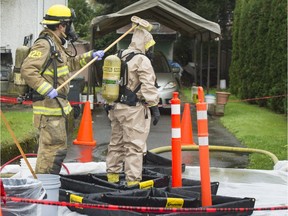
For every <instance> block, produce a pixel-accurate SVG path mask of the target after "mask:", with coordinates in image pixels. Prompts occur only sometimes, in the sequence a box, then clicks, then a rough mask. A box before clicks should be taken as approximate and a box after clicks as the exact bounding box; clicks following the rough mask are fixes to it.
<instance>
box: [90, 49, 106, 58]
mask: <svg viewBox="0 0 288 216" xmlns="http://www.w3.org/2000/svg"><path fill="white" fill-rule="evenodd" d="M96 56H98V59H97V60H102V57H103V56H104V51H103V50H98V51H96V52H93V53H92V58H95V57H96Z"/></svg>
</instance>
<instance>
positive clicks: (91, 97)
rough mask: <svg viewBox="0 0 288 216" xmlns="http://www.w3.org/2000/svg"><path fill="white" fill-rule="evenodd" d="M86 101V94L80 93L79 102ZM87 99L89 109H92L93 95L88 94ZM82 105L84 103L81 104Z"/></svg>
mask: <svg viewBox="0 0 288 216" xmlns="http://www.w3.org/2000/svg"><path fill="white" fill-rule="evenodd" d="M86 101H87V95H82V94H81V102H84V103H85V102H86ZM88 101H89V102H90V109H91V110H93V103H94V97H93V95H89V97H88ZM83 106H84V105H83Z"/></svg>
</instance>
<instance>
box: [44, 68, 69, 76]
mask: <svg viewBox="0 0 288 216" xmlns="http://www.w3.org/2000/svg"><path fill="white" fill-rule="evenodd" d="M43 74H45V75H48V76H54V70H50V69H47V70H45V71H44V73H43ZM67 74H69V69H68V66H62V67H58V68H57V77H61V76H65V75H67Z"/></svg>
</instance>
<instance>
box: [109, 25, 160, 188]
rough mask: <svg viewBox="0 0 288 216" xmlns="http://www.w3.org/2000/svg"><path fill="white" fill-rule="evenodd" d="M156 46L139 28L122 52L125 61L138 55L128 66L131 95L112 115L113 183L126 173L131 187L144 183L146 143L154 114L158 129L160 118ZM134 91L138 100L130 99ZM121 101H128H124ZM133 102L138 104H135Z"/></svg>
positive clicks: (111, 156) (110, 151)
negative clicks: (153, 57)
mask: <svg viewBox="0 0 288 216" xmlns="http://www.w3.org/2000/svg"><path fill="white" fill-rule="evenodd" d="M154 45H155V41H154V40H153V37H152V35H151V34H150V33H149V32H148V31H147V30H145V29H143V28H141V27H137V28H136V29H135V30H134V33H133V36H132V40H131V43H130V45H129V47H128V49H126V50H124V51H123V52H122V56H121V57H122V59H123V58H124V60H125V57H127V56H128V55H129V53H132V52H134V53H135V54H136V55H134V56H133V57H132V59H131V60H129V61H128V62H127V66H128V84H127V86H126V90H127V89H128V91H125V92H126V93H127V94H128V93H130V95H125V94H124V95H122V96H121V95H120V97H119V98H120V99H119V100H118V102H116V103H115V104H114V105H113V106H112V109H111V110H110V111H109V114H108V117H109V119H110V120H111V130H112V132H111V133H112V134H111V139H110V143H109V145H108V153H107V158H106V171H107V179H108V181H109V182H113V183H116V182H119V173H120V172H123V170H124V173H125V181H126V184H127V186H131V185H135V184H138V183H139V182H140V181H141V179H142V168H143V167H142V166H143V155H144V154H145V152H146V150H147V146H146V140H147V137H148V134H149V131H150V124H151V113H152V114H153V116H154V120H153V124H154V125H156V124H157V122H158V121H159V118H160V112H159V109H158V103H159V95H158V91H157V88H156V87H155V82H156V76H155V73H154V70H153V67H152V65H151V60H150V58H151V54H152V53H153V46H154ZM139 53H141V54H139ZM137 87H138V89H139V90H138V91H137V90H136V89H137ZM129 90H130V91H129ZM133 91H134V92H135V93H136V97H130V96H131V92H133ZM132 94H133V93H132ZM121 98H128V99H127V101H125V100H124V101H123V100H121ZM129 98H136V100H135V101H131V99H129ZM129 100H130V101H129ZM131 104H132V105H131ZM150 111H151V112H150ZM123 163H124V167H123Z"/></svg>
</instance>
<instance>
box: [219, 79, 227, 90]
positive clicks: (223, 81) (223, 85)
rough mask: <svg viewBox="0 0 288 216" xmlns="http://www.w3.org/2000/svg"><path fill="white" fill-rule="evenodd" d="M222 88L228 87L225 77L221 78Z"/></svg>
mask: <svg viewBox="0 0 288 216" xmlns="http://www.w3.org/2000/svg"><path fill="white" fill-rule="evenodd" d="M220 89H226V80H225V79H222V80H220Z"/></svg>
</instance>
